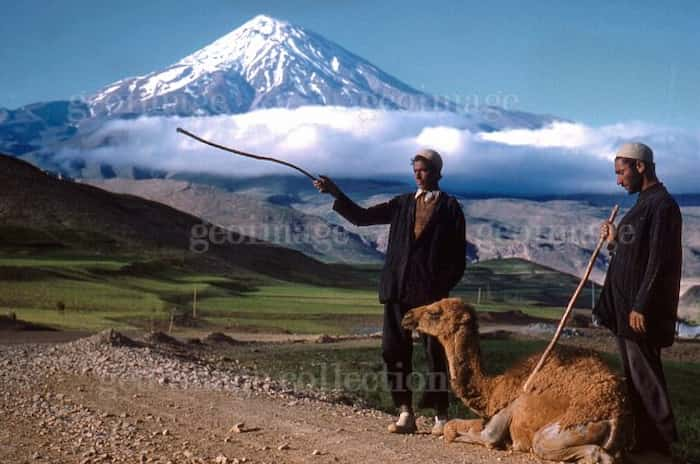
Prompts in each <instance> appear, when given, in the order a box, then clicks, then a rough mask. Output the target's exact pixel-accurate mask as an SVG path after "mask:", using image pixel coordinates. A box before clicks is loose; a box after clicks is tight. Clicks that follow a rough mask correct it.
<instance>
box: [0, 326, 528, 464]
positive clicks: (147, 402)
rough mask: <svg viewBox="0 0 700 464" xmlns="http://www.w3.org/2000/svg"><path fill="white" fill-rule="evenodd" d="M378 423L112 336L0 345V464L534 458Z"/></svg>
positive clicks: (374, 415)
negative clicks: (235, 428)
mask: <svg viewBox="0 0 700 464" xmlns="http://www.w3.org/2000/svg"><path fill="white" fill-rule="evenodd" d="M86 340H87V341H86ZM390 420H391V417H389V416H387V415H385V414H383V413H380V412H377V411H373V410H363V409H359V408H354V407H352V406H347V405H341V404H333V403H330V402H327V401H321V400H320V399H318V398H312V397H306V396H300V395H296V394H294V393H293V392H290V391H288V390H285V389H284V388H282V387H280V386H279V385H276V384H274V382H271V381H270V380H269V379H254V378H249V377H246V376H244V375H240V376H239V375H234V373H232V372H218V371H217V370H216V369H215V368H211V367H209V366H205V365H202V364H200V363H198V362H196V361H194V360H191V359H187V358H186V357H182V356H168V355H166V354H163V353H161V352H159V351H158V350H155V349H151V348H144V347H131V346H124V345H123V344H121V342H119V340H117V341H114V340H112V342H109V341H107V342H106V341H105V340H104V339H97V340H96V339H95V337H92V338H91V339H81V340H78V341H75V342H72V343H67V344H60V345H51V344H43V345H27V344H12V345H0V462H2V463H3V464H4V463H12V464H14V463H25V462H26V463H41V462H45V463H80V464H87V463H107V462H124V463H145V462H152V463H163V464H164V463H168V462H171V463H224V462H225V463H229V464H230V463H236V462H238V463H243V462H245V463H306V462H312V463H313V462H317V463H353V464H355V463H402V464H406V463H413V462H415V463H422V464H424V463H486V464H491V463H494V464H495V463H533V462H540V461H538V460H536V459H533V458H531V457H530V456H528V455H522V454H519V455H511V454H509V453H507V452H501V451H490V450H487V449H485V448H481V447H475V446H469V445H463V444H453V445H446V444H445V443H443V441H442V440H441V439H440V438H436V437H433V436H431V435H430V434H429V433H428V431H429V428H430V424H429V421H428V419H427V418H424V419H421V420H420V423H419V425H420V427H421V433H418V434H416V435H412V436H399V435H391V434H388V433H386V432H385V428H386V425H387V424H388V423H389V422H390ZM238 423H243V424H244V425H242V426H239V429H240V430H241V431H240V432H236V431H232V430H231V428H232V427H233V426H234V425H235V424H238Z"/></svg>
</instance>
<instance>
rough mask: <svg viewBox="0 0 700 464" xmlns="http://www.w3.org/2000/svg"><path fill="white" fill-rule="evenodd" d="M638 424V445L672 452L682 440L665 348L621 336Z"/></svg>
mask: <svg viewBox="0 0 700 464" xmlns="http://www.w3.org/2000/svg"><path fill="white" fill-rule="evenodd" d="M617 343H618V347H619V349H620V355H621V356H622V366H623V368H624V370H625V378H626V380H627V389H628V391H629V398H630V406H631V409H632V413H633V414H634V419H635V424H636V427H635V429H636V442H637V445H636V447H637V448H639V449H640V450H653V451H661V452H668V451H669V447H670V445H671V443H672V442H674V441H676V440H677V439H678V433H677V431H676V421H675V419H674V417H673V410H672V409H671V401H670V400H669V397H668V390H667V387H666V378H665V377H664V371H663V366H662V364H661V349H660V348H659V347H658V346H655V345H652V344H650V343H648V342H637V341H633V340H629V339H625V338H622V337H618V338H617Z"/></svg>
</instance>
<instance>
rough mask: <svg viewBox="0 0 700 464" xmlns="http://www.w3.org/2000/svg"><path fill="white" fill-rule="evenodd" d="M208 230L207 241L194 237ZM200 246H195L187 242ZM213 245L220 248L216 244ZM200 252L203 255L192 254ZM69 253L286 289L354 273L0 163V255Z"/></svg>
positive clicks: (342, 279) (2, 158) (1, 159)
mask: <svg viewBox="0 0 700 464" xmlns="http://www.w3.org/2000/svg"><path fill="white" fill-rule="evenodd" d="M203 230H206V231H207V232H209V233H210V237H213V238H214V240H210V237H204V236H199V235H193V231H194V232H195V233H197V232H202V231H203ZM193 238H194V239H200V241H199V242H193ZM217 243H218V244H217ZM193 244H194V245H197V244H198V245H203V244H206V246H207V247H208V250H207V252H206V253H201V254H198V253H193V252H192V250H193V249H201V247H197V246H193ZM47 248H57V249H75V250H79V251H84V252H109V253H113V254H119V253H131V254H143V255H150V254H160V253H162V254H167V253H170V254H172V253H178V254H180V255H182V256H184V257H188V258H189V259H191V260H192V261H197V262H198V263H200V264H203V265H210V266H212V267H224V268H228V270H229V271H235V270H236V269H239V270H245V271H247V272H249V273H254V274H263V275H267V276H271V277H274V278H278V279H282V280H287V281H300V282H310V283H316V284H321V285H324V284H332V285H340V284H343V285H352V283H353V282H355V281H356V280H357V277H356V276H355V274H354V273H352V272H350V271H349V270H346V269H344V268H342V267H339V266H329V265H326V264H323V263H321V262H319V261H316V260H314V259H312V258H309V257H307V256H305V255H304V254H302V253H299V252H297V251H294V250H290V249H286V248H283V247H279V246H275V245H272V244H270V243H267V242H264V241H260V240H257V239H254V238H251V237H247V236H243V235H241V234H237V233H234V232H230V231H223V230H222V229H219V228H216V227H214V226H211V225H210V224H209V223H207V222H205V221H203V220H202V219H200V218H197V217H195V216H193V215H191V214H187V213H184V212H182V211H179V210H176V209H174V208H171V207H168V206H165V205H162V204H160V203H157V202H153V201H149V200H145V199H143V198H139V197H136V196H132V195H119V194H115V193H111V192H107V191H105V190H102V189H99V188H97V187H94V186H91V185H86V184H81V183H76V182H71V181H66V180H61V179H58V178H55V177H53V176H51V175H49V174H47V173H44V172H42V171H41V170H39V169H37V168H36V167H34V166H32V165H30V164H28V163H26V162H24V161H21V160H18V159H16V158H13V157H10V156H6V155H0V250H3V251H5V252H8V253H9V252H12V251H13V250H22V251H23V252H26V251H27V250H30V251H31V250H42V249H47Z"/></svg>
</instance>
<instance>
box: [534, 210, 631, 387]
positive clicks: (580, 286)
mask: <svg viewBox="0 0 700 464" xmlns="http://www.w3.org/2000/svg"><path fill="white" fill-rule="evenodd" d="M619 210H620V207H619V206H618V205H615V206H614V207H613V209H612V212H611V213H610V217H609V218H608V222H610V223H612V222H613V221H614V220H615V217H617V212H618V211H619ZM604 243H605V240H604V239H603V238H600V239H599V240H598V245H597V246H596V247H595V250H593V256H591V260H590V261H589V262H588V267H587V268H586V272H585V273H584V274H583V278H582V279H581V282H580V283H579V284H578V287H576V291H575V292H574V294H573V295H572V297H571V300H569V304H568V306H567V307H566V311H564V315H563V316H562V318H561V321H559V327H557V331H556V332H555V333H554V338H552V341H551V342H549V345H548V346H547V349H546V350H544V353H542V357H541V358H540V361H539V362H538V363H537V366H535V368H534V369H533V371H532V374H530V377H528V378H527V381H526V382H525V385H523V391H525V392H527V391H528V390H529V389H530V384H531V383H532V380H533V379H534V378H535V376H536V375H537V373H538V372H539V371H540V369H542V366H543V365H544V363H545V361H546V360H547V357H548V356H549V354H550V353H551V352H552V350H553V349H554V345H556V344H557V341H559V337H561V333H562V331H563V330H564V326H565V325H566V321H567V319H569V315H570V314H571V311H572V310H573V309H574V303H576V299H577V298H578V296H579V294H580V293H581V290H583V287H584V286H585V285H586V281H588V277H589V276H590V275H591V271H592V270H593V265H594V264H595V260H596V259H597V258H598V253H600V249H601V248H602V247H603V244H604Z"/></svg>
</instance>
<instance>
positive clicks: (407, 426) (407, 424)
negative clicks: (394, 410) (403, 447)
mask: <svg viewBox="0 0 700 464" xmlns="http://www.w3.org/2000/svg"><path fill="white" fill-rule="evenodd" d="M387 428H388V430H389V433H416V431H417V430H418V427H417V426H416V416H414V415H413V414H412V413H410V412H402V413H401V414H399V419H398V420H397V421H396V422H392V423H391V424H389V427H387Z"/></svg>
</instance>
